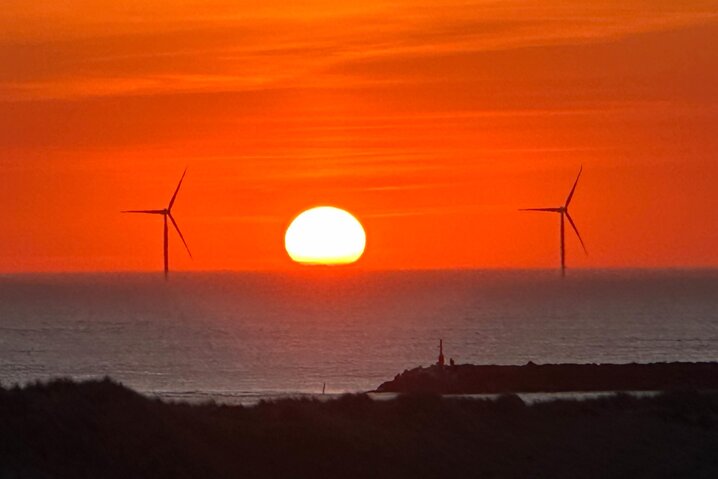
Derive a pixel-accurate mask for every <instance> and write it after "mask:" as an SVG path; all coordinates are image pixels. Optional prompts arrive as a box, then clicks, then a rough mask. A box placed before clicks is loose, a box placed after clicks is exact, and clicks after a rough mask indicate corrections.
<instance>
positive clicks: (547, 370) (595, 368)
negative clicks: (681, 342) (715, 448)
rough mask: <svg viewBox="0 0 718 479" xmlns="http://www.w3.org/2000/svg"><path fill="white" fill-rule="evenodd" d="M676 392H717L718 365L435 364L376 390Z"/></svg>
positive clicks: (494, 392)
mask: <svg viewBox="0 0 718 479" xmlns="http://www.w3.org/2000/svg"><path fill="white" fill-rule="evenodd" d="M677 389H697V390H718V363H715V362H709V363H651V364H637V363H630V364H543V365H536V364H534V363H531V362H529V363H528V364H526V365H524V366H477V365H473V364H459V365H456V366H443V367H442V366H438V365H434V366H429V367H426V368H422V367H419V368H415V369H411V370H407V371H404V372H403V373H401V374H398V375H396V377H394V379H393V380H391V381H387V382H385V383H383V384H382V385H381V386H379V387H378V388H377V391H378V392H401V393H417V392H421V393H435V394H504V393H520V392H524V393H526V392H567V391H666V390H677Z"/></svg>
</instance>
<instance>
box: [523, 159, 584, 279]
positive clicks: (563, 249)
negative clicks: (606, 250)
mask: <svg viewBox="0 0 718 479" xmlns="http://www.w3.org/2000/svg"><path fill="white" fill-rule="evenodd" d="M582 171H583V166H581V169H580V170H578V176H577V177H576V181H575V182H574V183H573V188H571V192H570V193H569V194H568V197H567V198H566V202H565V203H564V204H563V206H559V207H558V208H522V209H520V210H519V211H545V212H549V213H559V214H560V215H561V276H566V245H565V243H566V242H565V235H564V217H566V218H567V219H568V222H569V223H570V224H571V227H572V228H573V230H574V231H575V232H576V236H578V240H579V241H580V242H581V246H582V247H583V252H584V253H586V255H588V250H586V245H585V244H584V243H583V239H582V238H581V233H579V232H578V228H576V223H574V222H573V219H571V215H570V214H568V205H570V204H571V199H572V198H573V193H574V192H575V191H576V185H578V180H579V178H581V172H582Z"/></svg>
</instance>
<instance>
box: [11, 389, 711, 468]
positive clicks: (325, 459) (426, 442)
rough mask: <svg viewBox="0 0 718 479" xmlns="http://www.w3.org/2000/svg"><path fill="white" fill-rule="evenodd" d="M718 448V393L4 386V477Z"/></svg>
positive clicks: (563, 457)
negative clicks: (199, 397) (190, 394)
mask: <svg viewBox="0 0 718 479" xmlns="http://www.w3.org/2000/svg"><path fill="white" fill-rule="evenodd" d="M716 450H718V395H716V394H712V393H699V392H692V393H690V392H680V393H678V392H675V393H668V394H663V395H658V396H655V397H644V398H638V397H632V396H628V395H616V396H610V397H604V398H600V399H592V400H587V401H567V400H562V401H554V402H548V403H538V404H534V405H531V406H528V405H526V404H524V403H523V402H522V401H521V399H520V398H519V397H518V396H516V395H509V396H501V397H500V398H498V399H496V400H489V399H461V398H442V397H440V396H430V395H419V396H399V397H398V398H396V399H393V400H377V401H374V400H372V399H371V398H370V397H368V396H366V395H353V396H345V397H342V398H340V399H336V400H331V401H327V402H320V401H316V400H307V399H303V400H300V399H296V400H282V401H278V402H274V403H260V404H259V405H258V406H255V407H251V408H247V407H241V406H219V405H215V404H205V405H194V406H191V405H187V404H168V403H164V402H161V401H159V400H157V399H149V398H146V397H144V396H141V395H139V394H137V393H135V392H133V391H131V390H129V389H127V388H125V387H123V386H121V385H119V384H117V383H115V382H112V381H110V380H104V381H90V382H84V383H79V384H78V383H73V382H71V381H63V380H60V381H53V382H51V383H48V384H36V385H32V386H28V387H26V388H22V389H21V388H13V389H0V477H2V478H30V479H33V478H60V477H62V478H64V477H72V478H130V477H131V478H217V479H221V478H237V477H242V478H310V477H311V478H324V477H341V478H359V477H362V478H403V477H407V478H408V477H411V478H415V477H436V478H447V477H452V478H458V477H489V478H490V477H494V478H498V477H500V478H527V477H531V478H558V479H561V478H576V477H581V478H606V477H631V478H642V477H650V478H661V477H681V478H709V477H710V478H713V477H718V457H717V456H716V455H715V451H716Z"/></svg>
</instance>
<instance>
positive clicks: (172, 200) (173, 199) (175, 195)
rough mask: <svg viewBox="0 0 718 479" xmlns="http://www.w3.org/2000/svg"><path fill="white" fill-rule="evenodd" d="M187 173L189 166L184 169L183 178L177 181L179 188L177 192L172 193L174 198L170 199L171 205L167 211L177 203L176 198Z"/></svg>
mask: <svg viewBox="0 0 718 479" xmlns="http://www.w3.org/2000/svg"><path fill="white" fill-rule="evenodd" d="M186 174H187V168H185V169H184V173H182V178H180V180H179V183H177V189H176V190H175V194H174V195H172V199H171V200H170V205H169V206H168V207H167V211H169V210H171V209H172V205H173V204H175V199H176V198H177V193H179V190H180V186H182V180H184V175H186Z"/></svg>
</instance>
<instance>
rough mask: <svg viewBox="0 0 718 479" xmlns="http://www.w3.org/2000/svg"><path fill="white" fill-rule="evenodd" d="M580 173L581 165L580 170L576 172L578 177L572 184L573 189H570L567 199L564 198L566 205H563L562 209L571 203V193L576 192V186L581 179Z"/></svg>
mask: <svg viewBox="0 0 718 479" xmlns="http://www.w3.org/2000/svg"><path fill="white" fill-rule="evenodd" d="M582 171H583V165H581V169H580V170H578V176H577V177H576V181H574V182H573V188H571V192H570V193H569V194H568V198H566V204H565V205H564V208H568V205H569V203H571V198H573V193H574V192H575V191H576V185H578V179H579V178H581V172H582Z"/></svg>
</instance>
